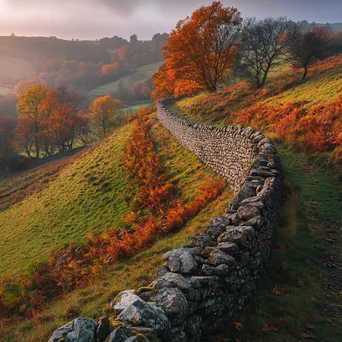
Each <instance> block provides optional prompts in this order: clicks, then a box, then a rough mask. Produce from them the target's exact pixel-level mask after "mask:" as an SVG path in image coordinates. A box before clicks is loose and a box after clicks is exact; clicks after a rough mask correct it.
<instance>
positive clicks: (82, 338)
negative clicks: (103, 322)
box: [49, 317, 97, 342]
mask: <svg viewBox="0 0 342 342" xmlns="http://www.w3.org/2000/svg"><path fill="white" fill-rule="evenodd" d="M96 329H97V323H96V321H94V320H93V319H90V318H83V317H79V318H76V319H75V320H73V321H72V322H69V323H68V324H66V325H64V326H63V327H61V328H58V329H56V330H55V331H54V332H53V334H52V336H51V337H50V339H49V342H59V341H60V340H61V339H62V338H64V341H65V342H90V341H91V342H92V341H95V338H96Z"/></svg>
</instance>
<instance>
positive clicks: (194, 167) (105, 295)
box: [0, 118, 233, 342]
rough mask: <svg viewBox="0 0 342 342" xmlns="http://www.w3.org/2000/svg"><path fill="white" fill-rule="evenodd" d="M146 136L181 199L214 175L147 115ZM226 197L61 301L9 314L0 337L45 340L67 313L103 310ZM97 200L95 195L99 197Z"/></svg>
mask: <svg viewBox="0 0 342 342" xmlns="http://www.w3.org/2000/svg"><path fill="white" fill-rule="evenodd" d="M124 130H127V128H123V129H122V132H120V133H118V135H117V136H116V137H115V136H113V138H111V139H109V140H111V141H112V140H113V141H112V143H114V141H115V142H116V143H118V140H119V139H121V138H120V137H121V134H123V133H125V135H126V136H127V134H128V132H125V131H124ZM152 135H153V138H154V139H155V141H156V148H157V150H158V153H159V154H160V156H161V160H162V162H163V164H164V166H165V168H166V172H167V173H168V174H169V176H170V181H171V182H172V183H176V184H177V188H178V189H179V191H180V192H181V194H182V198H184V199H185V200H191V199H192V198H193V196H194V195H195V194H196V192H197V191H198V189H199V188H200V187H201V186H202V185H204V184H207V179H208V177H214V176H215V175H214V173H213V172H212V171H211V170H210V169H208V168H207V167H206V166H205V165H204V164H203V163H201V162H200V161H199V160H198V159H197V158H196V157H195V156H194V155H193V154H192V153H191V152H189V151H188V150H186V149H185V148H183V147H182V146H181V145H180V144H179V143H178V142H177V141H176V140H174V139H173V138H172V136H171V134H170V133H169V132H168V131H167V130H166V129H164V128H163V127H162V126H161V125H160V124H159V123H158V122H157V120H156V119H155V118H154V119H153V128H152ZM119 141H120V140H119ZM108 147H109V146H108ZM112 147H113V146H112ZM103 148H104V147H103V146H102V145H101V146H99V147H98V148H97V149H99V150H98V152H99V151H100V149H101V150H102V149H103ZM97 149H95V150H94V151H93V156H95V155H97V153H98V152H96V151H97ZM115 152H116V151H115V150H114V151H113V150H112V151H111V153H110V158H114V159H115V158H116V157H115V155H117V154H119V153H115ZM85 157H86V156H85ZM85 157H84V158H85ZM108 157H109V156H108ZM82 159H83V158H81V159H80V160H78V162H76V164H77V163H81V162H82ZM88 162H90V159H88ZM70 168H73V166H71V167H70ZM70 172H71V171H70ZM119 191H122V189H118V194H117V195H118V196H121V195H120V193H119ZM232 197H233V193H232V191H231V190H230V189H225V191H224V192H223V194H222V195H221V196H220V197H219V198H218V199H216V200H215V201H213V202H212V203H210V204H209V205H207V207H206V208H204V209H203V210H202V211H201V212H200V213H199V214H198V215H197V216H196V217H195V218H194V219H193V220H191V221H189V222H188V224H187V225H186V226H185V227H184V228H183V229H182V230H181V231H180V232H178V233H175V234H172V235H169V236H166V237H164V238H163V239H159V240H158V241H157V242H156V243H155V244H153V246H151V248H149V249H147V250H145V251H142V252H141V253H139V254H137V255H136V256H134V257H133V258H130V259H127V260H123V261H120V262H118V263H116V264H114V265H112V266H111V268H110V269H109V270H107V271H106V272H104V274H103V275H102V276H101V277H99V278H98V279H95V280H94V281H93V282H92V283H91V284H90V285H88V286H86V287H85V288H84V289H79V290H76V291H74V292H72V293H70V294H67V295H66V296H65V297H64V298H63V299H61V300H56V301H54V302H53V303H50V304H49V305H48V306H47V307H46V309H44V310H43V311H42V312H40V313H38V314H37V315H36V316H35V317H33V318H31V319H26V320H23V319H18V318H13V319H11V320H3V321H1V322H0V336H1V337H0V341H4V342H9V341H11V342H12V341H20V342H26V341H27V342H29V341H35V342H40V341H41V342H43V341H44V342H45V341H46V340H47V339H48V338H49V336H50V335H51V332H52V331H53V330H54V329H55V328H56V327H58V326H61V325H63V324H65V323H67V322H68V321H70V320H72V319H73V318H76V317H78V316H87V317H93V318H98V317H99V316H101V315H103V309H104V308H105V306H106V305H107V304H108V303H109V302H110V301H111V300H112V299H113V297H114V296H115V294H116V293H118V292H119V291H122V290H125V289H129V288H139V287H140V286H143V285H148V284H149V283H150V282H151V281H153V280H154V279H155V278H156V271H157V269H158V268H160V267H161V265H162V264H163V261H162V255H163V254H164V253H165V252H167V251H168V250H170V249H173V248H178V247H181V246H182V245H183V244H184V243H186V242H188V241H189V238H190V236H193V235H196V234H198V233H199V232H201V231H203V230H204V229H205V227H206V226H207V225H208V223H209V221H210V219H211V218H212V217H215V216H219V215H221V214H222V213H223V212H224V211H225V209H226V208H227V206H228V203H229V201H230V200H231V199H232ZM97 200H101V198H98V199H97ZM103 209H105V208H103Z"/></svg>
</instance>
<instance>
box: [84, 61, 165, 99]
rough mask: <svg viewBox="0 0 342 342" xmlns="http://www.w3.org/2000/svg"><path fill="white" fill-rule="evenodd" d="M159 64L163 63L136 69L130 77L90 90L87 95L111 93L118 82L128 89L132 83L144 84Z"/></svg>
mask: <svg viewBox="0 0 342 342" xmlns="http://www.w3.org/2000/svg"><path fill="white" fill-rule="evenodd" d="M161 64H163V62H156V63H151V64H147V65H143V66H141V67H139V68H137V69H136V71H135V72H133V73H132V74H131V75H129V76H125V77H122V78H120V79H119V80H117V81H115V82H111V83H107V84H104V85H102V86H100V87H98V88H95V89H93V90H91V91H90V92H89V93H88V95H89V96H90V97H98V96H103V95H108V94H110V93H111V92H113V91H116V90H117V88H118V85H119V83H120V82H123V84H124V85H125V86H126V87H128V88H129V89H130V88H131V86H132V85H133V83H134V82H136V81H141V82H144V81H147V80H148V79H149V78H151V77H152V75H153V74H154V73H155V72H156V71H157V70H158V68H159V66H160V65H161Z"/></svg>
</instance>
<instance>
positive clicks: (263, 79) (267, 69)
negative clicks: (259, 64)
mask: <svg viewBox="0 0 342 342" xmlns="http://www.w3.org/2000/svg"><path fill="white" fill-rule="evenodd" d="M270 68H271V66H270V65H269V66H268V67H267V68H266V70H265V73H264V76H263V78H262V81H261V85H260V88H262V87H263V86H264V85H265V83H266V80H267V76H268V72H269V71H270Z"/></svg>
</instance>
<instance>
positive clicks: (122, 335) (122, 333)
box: [108, 326, 133, 342]
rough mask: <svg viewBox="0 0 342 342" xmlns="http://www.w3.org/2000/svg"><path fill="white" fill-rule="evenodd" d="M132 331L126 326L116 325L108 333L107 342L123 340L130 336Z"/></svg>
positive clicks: (120, 341)
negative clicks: (116, 326)
mask: <svg viewBox="0 0 342 342" xmlns="http://www.w3.org/2000/svg"><path fill="white" fill-rule="evenodd" d="M132 336H133V334H132V331H131V330H130V329H128V328H126V327H123V326H122V327H118V328H116V329H114V330H113V331H112V332H111V334H110V335H109V339H108V342H125V341H126V340H127V339H128V338H130V337H132Z"/></svg>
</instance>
